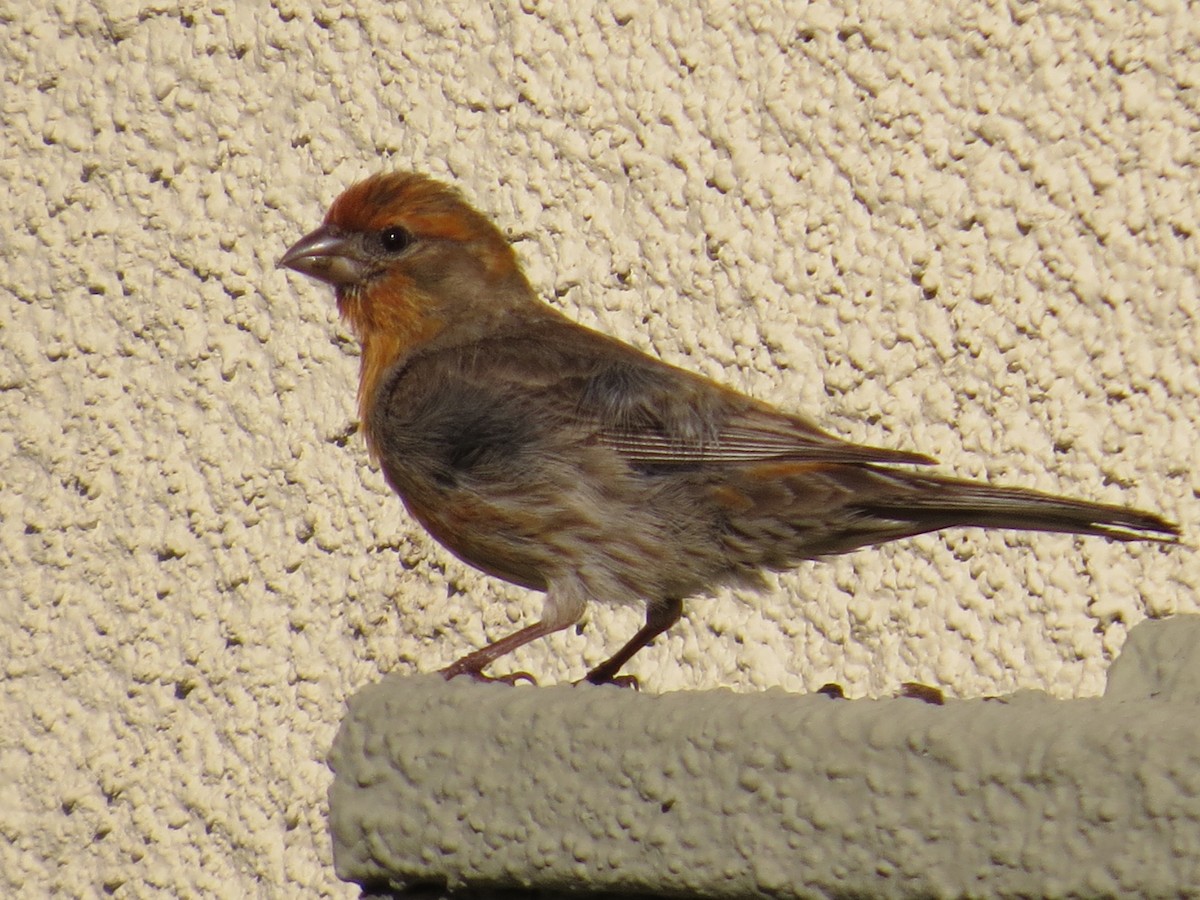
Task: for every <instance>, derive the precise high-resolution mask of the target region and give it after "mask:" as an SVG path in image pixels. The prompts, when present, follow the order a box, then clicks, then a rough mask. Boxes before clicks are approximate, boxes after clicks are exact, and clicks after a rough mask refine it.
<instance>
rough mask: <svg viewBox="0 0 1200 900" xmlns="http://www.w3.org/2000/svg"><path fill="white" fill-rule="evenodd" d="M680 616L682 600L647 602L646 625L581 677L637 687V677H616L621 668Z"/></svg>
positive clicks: (585, 679) (589, 680)
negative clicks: (648, 603)
mask: <svg viewBox="0 0 1200 900" xmlns="http://www.w3.org/2000/svg"><path fill="white" fill-rule="evenodd" d="M682 617H683V601H682V600H680V599H678V598H675V599H671V600H668V601H666V602H665V603H651V604H650V605H648V606H647V607H646V624H645V625H643V626H642V627H641V628H639V629H638V633H637V634H635V635H634V636H633V637H631V638H630V639H629V641H628V642H627V643H626V644H625V646H624V647H622V648H621V649H620V650H618V651H617V652H616V653H614V654H613V655H612V656H610V657H609V658H608V659H606V660H605V661H604V662H602V663H600V665H598V666H596V668H594V669H592V671H590V672H588V673H587V675H585V676H584V679H583V680H584V681H586V682H588V683H589V684H617V685H620V686H622V687H637V678H635V677H634V676H632V675H623V676H618V675H617V673H618V672H620V671H621V667H622V666H624V665H625V663H627V662H629V660H631V659H632V658H633V655H634V654H635V653H637V652H638V651H639V650H641V649H642V648H643V647H645V646H646V645H647V644H649V643H650V642H651V641H652V640H654V639H655V638H656V637H658V636H659V635H660V634H662V633H663V632H664V631H666V630H667V629H668V628H670V627H671V626H672V625H674V624H675V623H676V622H678V621H679V620H680V618H682Z"/></svg>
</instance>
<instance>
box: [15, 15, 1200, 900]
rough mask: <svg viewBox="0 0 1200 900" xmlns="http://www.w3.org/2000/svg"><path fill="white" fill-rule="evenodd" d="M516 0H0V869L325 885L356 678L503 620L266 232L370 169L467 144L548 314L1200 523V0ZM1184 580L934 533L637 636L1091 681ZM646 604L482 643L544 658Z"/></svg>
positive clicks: (438, 168) (519, 611) (119, 891)
mask: <svg viewBox="0 0 1200 900" xmlns="http://www.w3.org/2000/svg"><path fill="white" fill-rule="evenodd" d="M544 6H545V8H542V6H541V5H539V4H537V3H534V2H529V3H525V4H522V5H517V4H512V5H505V4H497V5H496V7H495V8H488V7H487V6H485V5H484V4H479V3H455V2H453V0H450V2H445V3H437V4H430V3H419V4H411V5H410V4H406V3H402V2H380V3H365V2H364V3H361V4H358V5H357V6H354V5H353V4H345V5H341V6H339V5H338V4H328V5H327V6H326V7H323V8H321V9H319V10H318V11H317V12H313V10H312V9H310V8H309V5H308V4H302V3H291V2H285V0H276V2H275V3H274V4H270V3H267V2H263V0H249V2H244V3H238V4H228V5H226V6H225V7H224V8H222V7H221V5H220V4H215V5H214V4H204V5H201V4H188V5H187V7H186V8H185V9H181V8H179V7H178V6H176V5H174V4H170V3H158V4H153V5H142V6H139V5H138V4H136V3H124V4H123V3H118V2H114V3H109V4H96V5H86V4H68V3H63V4H58V5H57V7H55V8H54V9H50V10H49V11H48V7H47V5H46V4H40V3H29V2H25V3H22V2H8V3H5V2H3V0H0V46H3V47H4V50H3V56H2V57H0V58H2V60H3V61H2V62H0V76H2V78H0V123H2V127H0V176H2V177H0V204H2V205H3V212H4V214H5V221H6V222H8V223H9V227H7V228H5V229H4V230H3V232H2V233H0V302H2V303H3V318H2V319H0V418H2V420H3V427H2V428H0V459H2V460H3V461H4V465H3V468H2V469H0V642H2V644H0V660H2V663H0V664H2V665H3V667H4V668H3V673H4V674H3V681H2V682H0V683H2V688H0V690H2V691H3V693H2V695H0V893H5V894H6V895H14V894H16V895H27V896H40V895H42V894H44V893H47V892H51V891H55V892H58V893H60V894H64V895H78V896H90V895H95V894H99V893H102V892H104V891H109V892H112V893H113V894H114V895H115V896H131V897H132V896H144V895H151V894H154V893H155V892H161V893H163V894H165V895H170V896H199V895H225V896H242V895H263V896H294V895H296V894H298V893H299V892H300V891H301V889H302V888H303V889H304V890H307V891H309V892H311V894H313V895H317V896H321V895H328V896H339V897H350V896H354V894H355V892H354V891H352V890H351V889H350V888H348V887H347V886H344V885H341V884H339V883H338V882H337V881H336V879H335V878H334V876H333V874H332V871H331V868H330V860H329V849H328V846H329V845H328V838H327V836H326V833H325V818H324V816H325V813H324V809H325V807H324V802H325V801H324V797H325V791H326V788H327V786H328V783H329V780H330V775H329V773H328V770H327V769H326V767H325V764H324V754H325V752H326V750H327V748H328V746H329V743H330V740H331V739H332V736H333V733H334V729H335V728H336V725H337V723H338V721H339V719H340V717H341V715H342V713H343V705H342V702H343V699H344V698H345V697H346V696H347V695H348V694H349V693H350V692H351V691H352V690H354V689H355V688H356V687H358V686H361V685H363V684H365V683H367V682H369V681H372V680H374V679H376V678H378V677H379V675H380V673H382V672H387V671H396V672H407V671H417V670H421V671H424V670H430V669H433V668H436V667H438V666H440V665H442V664H444V663H446V662H448V661H450V660H451V659H453V658H455V657H457V656H458V655H461V654H462V653H463V652H465V651H466V650H467V649H469V648H472V647H475V646H478V645H479V644H480V643H482V642H483V641H484V640H485V639H487V638H489V637H496V636H499V635H501V634H503V633H505V632H506V631H508V630H510V629H512V628H513V627H515V626H516V624H517V623H519V622H524V621H528V620H529V619H530V617H531V616H533V615H535V614H536V612H537V610H538V608H539V605H540V601H539V598H537V597H536V596H534V595H527V594H525V593H523V592H521V591H518V590H516V589H514V588H510V587H507V586H505V585H502V584H500V583H497V582H495V581H493V580H490V579H488V578H485V577H483V576H481V575H478V574H476V573H474V572H472V571H469V570H467V569H465V568H464V567H463V566H461V565H460V564H458V563H457V562H455V561H453V560H451V559H449V558H448V557H447V555H446V554H445V553H444V552H442V551H441V550H440V549H439V548H437V547H436V546H434V545H433V544H432V543H431V542H430V540H429V539H428V538H427V537H426V536H425V535H424V534H423V533H422V532H421V531H420V530H419V529H418V528H416V527H415V526H414V525H412V523H410V522H409V521H408V520H407V518H406V517H405V515H404V513H403V510H402V508H401V507H400V504H399V502H398V501H397V500H395V498H393V497H392V496H390V494H389V493H388V491H387V489H386V488H385V486H384V484H383V482H382V480H381V478H380V477H379V475H378V473H377V472H375V471H374V470H373V469H372V468H371V467H370V465H369V464H368V462H367V459H366V453H365V450H364V448H363V446H362V443H361V440H360V439H359V438H358V437H357V436H355V435H353V434H352V432H353V416H354V385H355V380H356V367H357V359H356V358H355V354H356V348H355V346H354V343H353V341H352V340H351V339H350V338H349V336H348V334H347V333H346V332H345V330H344V329H343V328H342V327H341V326H340V325H339V324H338V322H337V321H336V316H335V313H334V310H333V305H332V302H331V297H330V296H329V292H328V291H327V290H324V289H322V288H320V287H319V286H317V285H313V284H310V283H307V282H305V281H303V280H302V279H299V278H296V277H294V276H293V277H289V276H286V275H285V274H284V273H282V272H280V271H277V270H276V269H274V267H273V266H274V261H275V259H277V258H278V256H279V255H280V253H281V252H282V251H283V249H284V248H285V247H286V246H287V244H289V243H290V242H291V241H293V240H294V239H295V238H297V237H299V236H300V235H301V234H302V233H304V232H305V231H306V230H308V229H309V228H311V227H312V226H313V225H315V224H316V223H317V221H318V220H319V218H320V216H321V215H322V214H323V211H324V208H325V206H326V205H327V204H328V202H329V201H330V200H331V199H332V198H333V197H334V196H336V195H337V194H338V193H339V192H340V191H341V189H342V188H344V187H345V186H346V185H348V184H349V183H351V182H352V181H354V180H356V179H358V178H359V177H361V176H363V175H366V174H368V173H370V172H373V171H375V170H377V169H379V168H382V167H385V166H391V167H403V168H416V169H420V170H423V171H426V172H429V173H431V174H434V175H437V176H440V177H445V178H447V179H450V180H453V181H454V182H455V183H457V184H458V185H459V186H460V187H461V188H462V189H463V191H464V192H465V193H466V194H467V195H468V196H469V197H471V198H472V199H473V200H474V201H475V202H476V204H477V205H478V206H479V207H480V208H482V209H484V210H486V211H488V212H489V213H491V214H493V215H494V216H495V217H496V219H497V220H498V221H499V223H500V224H501V226H502V227H503V228H504V229H505V230H506V231H507V232H508V233H509V234H511V235H512V236H513V238H514V240H515V241H516V244H517V249H518V252H519V254H520V255H521V257H522V258H523V259H524V260H525V262H526V265H527V267H528V271H529V274H530V276H531V278H532V280H533V281H534V283H535V285H536V286H537V287H538V288H539V289H540V290H541V291H542V292H543V293H544V294H545V295H546V296H548V297H550V298H552V300H553V302H555V303H557V304H558V305H559V306H560V307H561V308H563V309H564V310H566V311H567V312H568V313H570V314H571V315H573V316H575V317H577V318H578V319H579V320H580V321H583V322H585V323H587V324H589V325H593V326H597V327H601V328H603V329H604V330H606V331H609V332H611V333H614V334H616V335H619V336H620V337H622V338H624V339H626V340H628V341H630V342H632V343H635V344H637V345H638V346H641V347H643V348H645V349H648V350H650V351H652V352H655V353H657V354H659V355H660V356H662V357H663V358H665V359H667V360H668V361H670V362H673V363H677V364H681V365H685V366H688V367H691V368H694V369H696V370H698V371H701V372H703V373H705V374H708V375H713V376H716V377H719V378H721V379H722V380H724V381H726V382H728V383H730V384H732V385H734V386H736V387H738V388H741V389H744V390H747V391H750V392H752V393H753V394H755V395H756V396H759V397H762V398H764V399H768V400H771V401H773V402H777V403H779V404H781V405H786V406H789V407H792V408H795V409H800V410H805V411H807V412H808V413H810V414H811V415H813V416H814V417H815V418H816V419H817V420H818V421H820V422H821V423H822V424H823V425H824V426H826V427H827V428H829V429H830V430H833V431H835V432H837V433H840V434H843V435H845V436H848V437H851V438H854V439H859V440H869V441H872V442H876V443H881V444H885V445H888V446H895V447H904V448H912V449H916V450H921V451H924V452H928V453H931V454H933V455H935V456H937V457H939V458H940V459H941V460H942V461H943V463H944V469H945V470H946V471H953V472H957V473H959V474H962V475H971V476H978V477H988V478H992V479H994V480H996V481H1003V482H1007V483H1014V484H1020V485H1025V486H1030V487H1038V488H1043V489H1047V490H1055V491H1061V492H1065V493H1071V494H1075V495H1078V496H1081V497H1084V498H1087V499H1096V500H1106V501H1111V502H1127V503H1131V504H1136V505H1139V506H1143V507H1147V508H1151V509H1156V510H1159V511H1161V512H1163V513H1164V514H1166V515H1168V516H1169V517H1172V518H1175V519H1177V520H1178V521H1180V522H1182V523H1183V525H1184V527H1185V531H1186V533H1187V534H1188V535H1189V536H1190V537H1191V539H1192V540H1193V541H1194V540H1195V537H1194V536H1195V535H1196V534H1197V524H1198V523H1197V518H1198V517H1197V507H1196V500H1195V492H1196V491H1197V490H1200V482H1198V480H1197V479H1198V478H1200V476H1198V475H1196V474H1194V473H1197V472H1200V403H1198V402H1197V401H1198V399H1200V398H1198V395H1200V378H1198V370H1197V353H1198V348H1197V343H1198V340H1197V339H1198V336H1200V326H1198V325H1197V323H1196V314H1197V305H1198V303H1200V200H1198V199H1197V198H1198V195H1200V190H1198V187H1200V176H1198V174H1197V173H1198V172H1200V158H1198V156H1197V153H1198V151H1197V147H1198V146H1200V99H1198V96H1200V95H1198V92H1200V49H1197V48H1200V15H1197V14H1196V11H1195V10H1194V9H1191V10H1189V9H1187V8H1186V7H1185V6H1184V5H1183V4H1176V3H1170V2H1159V3H1155V4H1139V5H1136V6H1135V5H1132V4H1120V5H1117V6H1115V7H1114V6H1113V5H1111V4H1107V3H1098V4H1094V5H1093V6H1088V5H1085V6H1083V7H1082V8H1081V7H1080V5H1079V4H1076V3H1063V4H1013V5H1012V7H1011V9H1010V8H1009V7H1008V6H1006V5H1000V4H996V5H994V6H989V5H984V4H969V3H959V4H949V3H947V4H944V5H941V6H939V5H936V4H926V5H921V6H920V8H914V6H913V5H912V4H909V3H906V2H902V0H886V2H883V0H881V2H875V3H853V4H847V9H849V10H852V11H850V12H847V11H844V10H842V9H840V8H839V7H837V6H829V5H811V6H804V5H801V4H786V6H787V7H788V8H786V9H784V8H777V7H771V8H765V7H764V6H750V5H745V4H732V3H730V4H709V5H708V8H707V9H697V8H696V4H693V3H688V2H674V3H671V4H663V5H662V8H659V9H652V8H651V7H652V6H654V5H652V4H650V5H648V4H644V3H620V4H617V5H616V7H615V8H612V7H608V6H605V5H602V4H597V5H596V6H595V7H594V8H591V9H589V8H588V6H587V4H585V3H571V4H545V5H544ZM739 6H741V7H745V8H744V9H739V8H738V7H739ZM782 6H783V4H781V5H780V7H782ZM1093 7H1094V8H1093ZM568 8H569V9H570V12H568ZM55 10H56V11H55ZM1198 582H1200V568H1198V558H1197V556H1196V554H1195V553H1193V552H1190V551H1186V550H1164V549H1161V548H1156V547H1147V546H1120V545H1116V544H1110V543H1106V542H1104V541H1101V540H1076V539H1072V538H1069V537H1058V536H1054V537H1051V536H1036V535H1033V536H1030V535H1021V536H1014V535H1011V534H984V533H980V532H965V531H964V532H954V533H950V534H946V535H938V536H929V537H925V538H920V539H916V540H912V541H908V542H905V543H903V544H899V545H894V546H892V547H888V548H886V549H883V550H873V551H865V552H861V553H858V554H854V555H851V556H847V557H842V558H840V559H837V560H835V561H832V562H828V563H822V564H813V565H807V566H804V567H803V568H801V569H800V570H798V571H797V573H795V574H794V575H788V576H784V577H780V578H779V579H778V580H777V582H775V584H774V586H773V589H772V590H771V591H770V592H769V593H768V594H765V595H762V596H759V595H753V594H749V593H747V594H739V595H733V594H728V593H725V594H722V595H721V596H719V597H718V598H716V599H715V600H698V601H696V602H694V603H692V604H691V606H690V612H689V616H688V618H687V619H686V620H685V622H684V623H681V625H680V626H679V627H678V628H677V629H676V630H675V631H674V632H673V633H672V634H671V636H670V637H669V638H668V639H666V640H663V641H660V642H659V643H658V644H657V645H656V646H655V647H654V648H653V649H651V650H650V651H648V652H646V653H645V654H644V656H643V657H641V658H639V660H638V662H637V665H635V666H634V667H633V671H635V672H637V673H638V674H639V675H640V676H641V677H642V679H643V681H644V683H645V684H646V685H647V686H648V687H649V688H650V689H652V690H663V691H665V690H673V689H679V688H691V687H711V686H716V685H730V686H734V687H737V688H740V689H748V690H752V689H758V688H760V687H763V686H767V685H779V686H783V687H786V688H789V689H793V690H811V689H812V688H814V687H816V686H818V685H820V684H821V683H823V682H825V681H830V680H836V681H839V682H840V683H842V684H843V685H844V686H845V687H846V689H847V693H849V694H851V695H852V696H853V695H863V694H886V693H889V692H890V691H892V690H893V689H894V688H895V686H896V685H897V684H898V683H899V682H900V681H903V680H908V679H915V680H920V681H924V682H927V683H934V684H939V685H941V686H943V687H944V688H945V689H946V690H947V692H949V693H952V694H957V695H963V696H978V695H980V694H987V693H996V692H1001V691H1007V690H1011V689H1013V688H1016V687H1040V688H1044V689H1046V690H1048V691H1050V692H1051V693H1053V694H1054V695H1056V696H1062V697H1070V696H1084V695H1090V694H1096V693H1098V692H1099V691H1100V689H1101V686H1102V684H1103V675H1104V672H1105V669H1106V667H1107V665H1108V664H1109V662H1110V661H1111V659H1112V657H1113V655H1114V654H1115V652H1116V651H1117V650H1118V649H1119V648H1120V646H1121V644H1122V642H1123V640H1124V636H1125V634H1126V631H1127V629H1128V628H1129V627H1130V625H1131V624H1133V623H1135V622H1137V621H1139V620H1141V619H1142V618H1144V617H1146V616H1147V615H1155V616H1160V615H1165V614H1168V613H1172V612H1176V611H1196V610H1197V609H1198V606H1200V605H1198V603H1197V600H1196V589H1197V583H1198ZM637 618H638V616H637V613H636V612H635V611H634V610H632V609H630V610H604V609H598V610H594V611H593V612H592V613H591V615H590V617H589V620H588V627H587V630H586V632H585V633H584V634H583V635H582V636H580V635H577V634H575V633H573V632H572V633H568V634H564V635H559V636H557V637H555V638H553V639H551V640H548V641H544V642H541V643H539V644H535V645H533V646H531V647H529V648H527V650H525V651H523V652H521V653H519V654H517V655H516V657H515V659H514V660H513V665H517V666H520V667H522V668H526V669H529V670H532V671H534V672H537V673H539V674H540V675H541V676H542V678H543V679H544V680H545V681H556V680H565V679H569V678H572V677H577V676H578V675H579V674H581V673H582V672H583V670H584V667H585V666H586V664H587V663H589V662H592V663H594V662H596V661H597V660H599V659H600V658H602V657H603V656H604V654H605V651H606V649H608V648H611V647H612V646H613V645H614V644H615V643H617V642H619V641H620V640H622V639H623V637H624V636H626V635H627V634H628V633H629V632H630V631H631V630H632V629H633V628H634V627H635V625H636V623H637Z"/></svg>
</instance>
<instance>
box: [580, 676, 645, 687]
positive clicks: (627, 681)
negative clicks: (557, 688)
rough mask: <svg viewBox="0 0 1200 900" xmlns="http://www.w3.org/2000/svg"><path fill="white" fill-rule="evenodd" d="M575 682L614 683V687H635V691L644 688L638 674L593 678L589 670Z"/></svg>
mask: <svg viewBox="0 0 1200 900" xmlns="http://www.w3.org/2000/svg"><path fill="white" fill-rule="evenodd" d="M575 684H576V685H581V684H595V685H602V684H611V685H613V686H614V687H619V688H632V689H633V690H635V691H640V690H641V689H642V685H641V682H639V681H638V680H637V676H636V675H613V676H612V677H610V678H604V677H599V678H593V677H592V675H591V673H590V672H589V673H588V674H587V675H585V676H584V677H583V678H581V679H579V681H576V682H575Z"/></svg>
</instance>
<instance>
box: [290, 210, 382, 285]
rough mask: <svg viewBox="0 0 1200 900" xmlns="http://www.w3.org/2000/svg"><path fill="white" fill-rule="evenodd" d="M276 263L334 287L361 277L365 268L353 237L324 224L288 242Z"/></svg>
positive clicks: (352, 282) (360, 279)
mask: <svg viewBox="0 0 1200 900" xmlns="http://www.w3.org/2000/svg"><path fill="white" fill-rule="evenodd" d="M276 265H277V266H279V267H280V268H286V269H292V270H293V271H296V272H299V273H300V274H301V275H307V276H309V277H310V278H315V279H317V280H318V281H324V282H325V283H326V284H332V285H333V286H334V287H342V286H344V285H350V284H354V283H356V282H359V281H362V280H363V277H364V276H365V274H366V269H367V265H366V260H365V259H364V258H363V255H362V252H361V250H360V249H359V248H358V246H357V244H356V243H355V241H354V240H353V238H352V237H351V236H349V235H347V234H345V233H344V232H341V231H339V230H337V229H334V228H331V227H329V226H328V225H322V226H321V227H320V228H318V229H317V230H316V231H314V232H312V234H307V235H305V236H304V237H302V238H300V240H298V241H296V243H294V244H292V246H291V247H289V248H288V251H287V253H285V254H283V256H282V257H280V259H279V262H278V263H277V264H276Z"/></svg>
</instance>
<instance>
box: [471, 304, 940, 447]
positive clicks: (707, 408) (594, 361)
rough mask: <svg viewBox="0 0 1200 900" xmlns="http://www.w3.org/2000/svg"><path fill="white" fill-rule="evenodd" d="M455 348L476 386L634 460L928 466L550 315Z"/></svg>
mask: <svg viewBox="0 0 1200 900" xmlns="http://www.w3.org/2000/svg"><path fill="white" fill-rule="evenodd" d="M459 353H460V355H459V360H460V362H459V364H458V365H459V366H465V367H467V368H471V367H472V362H475V363H476V365H478V366H479V368H478V369H477V371H478V372H479V373H480V387H481V389H482V390H486V391H487V392H489V393H492V392H494V391H496V390H498V389H500V390H502V389H503V388H502V385H504V384H509V385H513V386H514V387H513V389H514V390H516V391H521V392H526V393H527V394H528V396H529V398H530V409H534V408H536V409H539V410H542V411H544V412H545V413H547V414H549V415H551V416H552V417H553V418H554V419H556V420H557V421H559V422H562V423H564V424H567V423H569V424H570V425H571V426H572V427H573V428H575V429H578V430H580V431H582V432H583V433H584V435H585V436H586V439H588V440H590V441H593V442H595V443H598V444H601V445H604V446H607V447H611V448H612V449H613V450H615V451H617V452H618V453H620V454H621V456H622V457H623V458H625V459H626V460H627V461H628V462H630V463H631V464H635V465H656V466H672V465H695V464H699V463H706V464H745V463H754V462H769V461H773V460H774V461H780V462H823V463H867V462H874V463H907V464H928V463H932V462H933V460H932V459H930V458H929V457H927V456H924V455H921V454H917V453H908V452H904V451H898V450H887V449H884V448H880V447H869V446H863V445H859V444H852V443H850V442H848V441H843V440H841V439H839V438H836V437H834V436H832V435H829V434H826V433H825V432H823V431H821V430H820V429H819V428H817V427H816V426H815V425H813V424H812V423H811V422H809V421H808V420H807V419H805V418H803V417H801V416H798V415H793V414H789V413H785V412H782V411H780V410H777V409H775V408H773V407H771V406H768V405H767V404H765V403H761V402H759V401H756V400H754V399H752V398H750V397H747V396H745V395H742V394H739V393H737V392H736V391H733V390H730V389H729V388H726V387H723V386H721V385H720V384H717V383H716V382H714V381H710V380H709V379H707V378H704V377H702V376H700V375H696V374H694V373H691V372H688V371H686V370H683V369H678V368H676V367H674V366H671V365H668V364H667V363H664V362H661V361H659V360H657V359H654V358H653V357H650V356H647V355H646V354H644V353H642V352H640V351H638V350H636V349H635V348H633V347H631V346H629V345H628V344H624V343H621V342H620V341H617V340H615V339H613V338H610V337H608V336H606V335H603V334H600V333H599V332H595V331H591V330H589V329H586V328H583V327H581V326H578V325H575V324H574V323H571V322H568V321H567V320H565V319H558V318H557V317H554V318H550V319H548V320H545V321H541V322H537V323H534V324H533V325H531V324H530V323H523V326H522V327H521V328H520V329H514V331H513V333H512V334H511V335H510V336H509V337H507V338H503V337H502V338H500V339H499V340H496V339H495V338H493V339H492V340H489V341H488V342H487V345H486V347H485V346H484V345H479V346H476V347H473V348H472V347H467V348H462V349H460V351H459ZM485 360H486V365H484V364H483V363H484V361H485ZM459 370H460V371H461V370H462V369H461V368H460V369H459ZM535 404H536V406H535Z"/></svg>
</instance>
